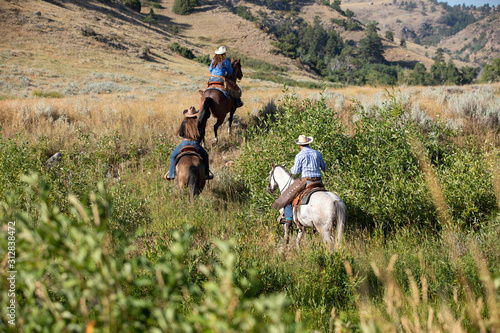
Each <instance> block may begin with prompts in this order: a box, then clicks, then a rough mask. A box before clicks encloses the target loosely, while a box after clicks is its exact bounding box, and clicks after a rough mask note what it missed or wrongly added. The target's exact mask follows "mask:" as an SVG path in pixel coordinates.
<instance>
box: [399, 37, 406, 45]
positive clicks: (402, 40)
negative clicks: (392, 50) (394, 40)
mask: <svg viewBox="0 0 500 333" xmlns="http://www.w3.org/2000/svg"><path fill="white" fill-rule="evenodd" d="M399 46H402V47H406V39H405V38H404V37H403V38H401V40H400V41H399Z"/></svg>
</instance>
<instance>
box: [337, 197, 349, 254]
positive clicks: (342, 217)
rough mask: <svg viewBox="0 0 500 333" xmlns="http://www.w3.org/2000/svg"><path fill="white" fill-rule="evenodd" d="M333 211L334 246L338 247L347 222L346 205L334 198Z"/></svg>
mask: <svg viewBox="0 0 500 333" xmlns="http://www.w3.org/2000/svg"><path fill="white" fill-rule="evenodd" d="M334 204H335V211H336V215H337V239H336V240H335V248H336V249H339V248H340V246H341V244H342V238H343V236H344V228H345V224H346V223H347V207H346V205H345V203H344V202H343V201H342V200H335V201H334Z"/></svg>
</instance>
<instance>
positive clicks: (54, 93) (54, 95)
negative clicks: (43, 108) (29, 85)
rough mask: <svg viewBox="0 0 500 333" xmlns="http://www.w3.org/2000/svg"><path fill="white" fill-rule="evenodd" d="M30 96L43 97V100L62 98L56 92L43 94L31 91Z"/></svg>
mask: <svg viewBox="0 0 500 333" xmlns="http://www.w3.org/2000/svg"><path fill="white" fill-rule="evenodd" d="M32 94H33V96H35V97H43V98H63V97H64V95H63V94H61V93H58V92H56V91H48V92H43V91H41V90H33V92H32Z"/></svg>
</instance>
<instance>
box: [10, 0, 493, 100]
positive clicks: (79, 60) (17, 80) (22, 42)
mask: <svg viewBox="0 0 500 333" xmlns="http://www.w3.org/2000/svg"><path fill="white" fill-rule="evenodd" d="M173 3H174V0H162V1H161V2H160V7H161V8H154V13H155V18H156V22H154V23H152V24H147V23H144V22H143V20H144V18H145V17H146V16H147V14H148V13H149V11H150V10H151V8H150V7H146V6H143V8H142V11H141V13H137V12H134V11H133V10H131V9H129V8H127V7H125V6H124V5H122V4H121V3H120V2H119V1H118V0H108V1H98V0H91V1H83V0H50V1H49V0H47V1H41V0H26V1H20V0H11V1H2V2H0V19H1V23H0V33H1V34H2V36H3V38H2V39H1V40H0V57H1V58H2V67H1V72H2V74H3V79H2V81H1V85H0V89H1V95H3V96H28V95H30V94H31V93H32V92H33V91H34V90H41V91H57V92H59V93H61V94H63V95H78V94H81V93H88V92H118V93H120V92H123V93H125V92H134V93H139V92H141V93H145V94H151V93H155V94H157V93H160V94H161V93H167V92H168V91H172V90H186V89H188V90H192V91H196V90H198V89H199V88H200V87H201V86H203V85H204V83H205V81H206V77H207V70H206V65H203V64H201V63H199V62H196V61H192V60H188V59H186V58H184V57H182V56H180V55H179V54H177V53H175V52H173V51H171V50H170V49H169V46H170V45H171V44H172V43H178V44H180V45H181V46H182V47H186V48H188V49H189V50H191V51H192V52H193V53H194V55H195V56H206V55H211V54H212V53H213V50H215V49H216V48H217V47H218V46H219V45H221V44H224V45H226V46H227V47H228V48H229V55H236V56H244V57H246V58H247V59H251V60H254V61H257V62H260V63H261V64H264V63H267V64H272V65H275V66H279V67H280V68H281V72H280V77H281V78H282V80H283V78H284V79H287V80H288V79H289V80H295V81H304V80H306V81H307V80H309V81H311V80H312V81H316V80H319V79H320V77H319V76H318V74H317V73H316V72H314V71H312V70H311V69H310V68H309V67H308V66H307V65H304V64H302V63H300V62H299V61H298V60H292V59H290V58H289V57H285V56H284V55H283V54H282V53H281V52H279V51H278V50H277V49H276V47H275V46H273V43H275V42H276V41H277V37H276V36H275V35H274V34H273V33H272V32H270V31H266V30H265V29H262V24H261V21H259V20H260V19H259V20H258V21H256V22H252V21H249V20H245V19H243V18H242V17H240V16H238V15H236V14H235V13H234V12H233V10H232V9H234V7H231V5H230V4H228V3H220V2H218V1H204V2H202V3H201V5H200V6H198V7H196V9H195V10H194V12H193V13H192V14H191V15H185V16H184V15H176V14H175V13H173V12H172V6H173ZM421 4H424V5H425V6H426V8H430V7H431V6H432V2H430V1H428V0H425V1H423V2H421V3H420V5H421ZM232 5H234V6H243V7H245V8H247V9H248V10H249V12H251V13H252V14H253V15H254V16H255V17H257V18H262V17H261V16H262V15H265V16H266V17H268V18H269V19H272V20H275V21H276V22H281V21H283V20H284V19H285V18H286V17H287V16H289V15H290V10H289V9H288V10H280V9H273V8H268V7H266V6H264V5H263V2H262V1H233V2H232ZM294 6H295V7H294V9H293V13H294V14H293V15H294V17H296V18H297V19H298V20H299V21H303V22H307V23H308V24H310V25H312V24H313V22H314V20H315V18H316V17H319V19H320V21H321V24H322V25H323V26H324V27H325V29H330V28H334V29H335V30H336V31H337V32H338V33H339V34H340V36H341V37H342V39H343V40H345V41H348V40H351V41H353V42H354V43H358V42H359V40H360V39H361V38H364V36H365V33H364V31H363V27H360V29H358V30H354V31H349V30H348V29H346V28H345V27H344V28H343V27H339V26H338V25H337V24H335V23H334V21H335V20H337V21H342V20H344V19H345V16H343V15H342V14H341V13H339V12H338V11H336V10H334V9H333V8H331V7H329V6H326V5H324V4H319V3H317V2H315V1H303V2H297V3H295V5H294ZM434 7H435V10H434V11H431V10H428V11H427V14H426V15H423V14H422V11H421V10H413V11H408V10H404V9H401V8H400V6H397V5H395V4H393V2H391V1H389V0H375V1H370V2H368V1H359V0H351V1H349V0H345V1H344V2H343V3H342V9H343V10H348V9H349V10H352V11H353V12H354V13H355V17H354V18H355V19H357V20H359V21H360V22H361V23H363V24H366V23H368V22H370V21H373V20H374V19H376V20H377V21H378V22H379V28H380V31H379V35H380V36H384V35H385V31H388V30H390V31H394V33H395V37H396V38H395V41H394V42H390V41H388V40H385V39H384V40H383V45H384V57H385V58H386V59H387V60H388V61H389V62H392V63H397V64H400V65H403V66H404V67H409V68H412V66H413V65H415V64H416V63H417V62H422V63H423V64H425V66H426V67H427V69H429V68H430V66H431V65H432V63H433V60H432V57H433V56H434V55H435V53H436V50H437V47H438V46H439V47H443V48H444V49H446V50H449V51H450V52H453V55H454V56H455V58H456V60H455V64H456V66H457V67H462V66H471V65H475V64H474V63H473V62H472V61H476V60H477V61H480V62H484V61H488V60H490V59H491V58H492V57H495V56H498V51H497V50H500V46H498V43H499V38H498V31H499V29H496V28H495V27H496V26H497V25H498V22H499V21H500V20H499V19H498V14H497V15H496V16H489V17H487V18H485V19H483V20H482V21H480V22H477V23H475V24H473V25H471V26H470V27H468V28H467V29H464V30H463V31H461V32H460V33H458V34H457V35H456V36H453V37H450V38H447V39H444V40H443V41H442V42H441V44H439V45H438V46H436V47H434V46H422V45H419V44H416V43H413V42H412V40H413V39H412V38H408V41H407V44H406V47H401V46H399V41H400V38H403V37H405V38H406V37H408V36H409V35H408V34H411V33H412V32H415V31H417V32H418V31H419V29H421V27H422V25H425V24H428V25H432V26H434V25H435V22H436V21H437V20H438V19H439V17H440V15H443V9H442V8H441V6H434ZM403 32H404V33H403ZM483 35H484V37H481V36H483ZM475 36H479V37H477V38H476V41H475V39H474V38H475ZM478 38H479V39H480V40H477V39H478ZM481 38H482V39H481ZM467 44H471V45H470V46H469V47H467V48H466V50H464V51H462V52H461V51H460V50H462V49H465V46H466V45H467ZM472 52H476V53H475V54H471V53H472ZM446 57H447V58H446V59H447V60H448V59H449V56H448V55H447V56H446ZM258 70H259V69H258V68H255V66H254V67H246V68H244V71H245V73H246V78H249V77H251V76H252V73H254V72H256V71H258ZM261 71H262V70H261ZM266 71H267V72H268V73H266V74H267V75H271V73H269V70H267V69H266ZM246 82H247V83H248V82H249V81H246Z"/></svg>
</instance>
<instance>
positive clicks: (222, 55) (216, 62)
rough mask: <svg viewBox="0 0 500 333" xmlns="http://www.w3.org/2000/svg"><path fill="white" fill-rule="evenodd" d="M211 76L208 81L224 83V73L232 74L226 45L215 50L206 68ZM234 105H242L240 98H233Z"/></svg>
mask: <svg viewBox="0 0 500 333" xmlns="http://www.w3.org/2000/svg"><path fill="white" fill-rule="evenodd" d="M208 69H209V71H210V74H212V76H211V77H210V79H209V80H208V82H209V83H210V82H220V83H222V84H224V77H225V76H226V74H232V73H233V68H232V67H231V63H230V62H229V60H228V59H226V47H224V46H221V47H219V48H218V49H217V50H216V51H215V56H214V59H213V60H212V63H211V64H210V67H209V68H208ZM235 102H236V107H237V108H239V107H241V106H243V102H242V101H241V98H235Z"/></svg>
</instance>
